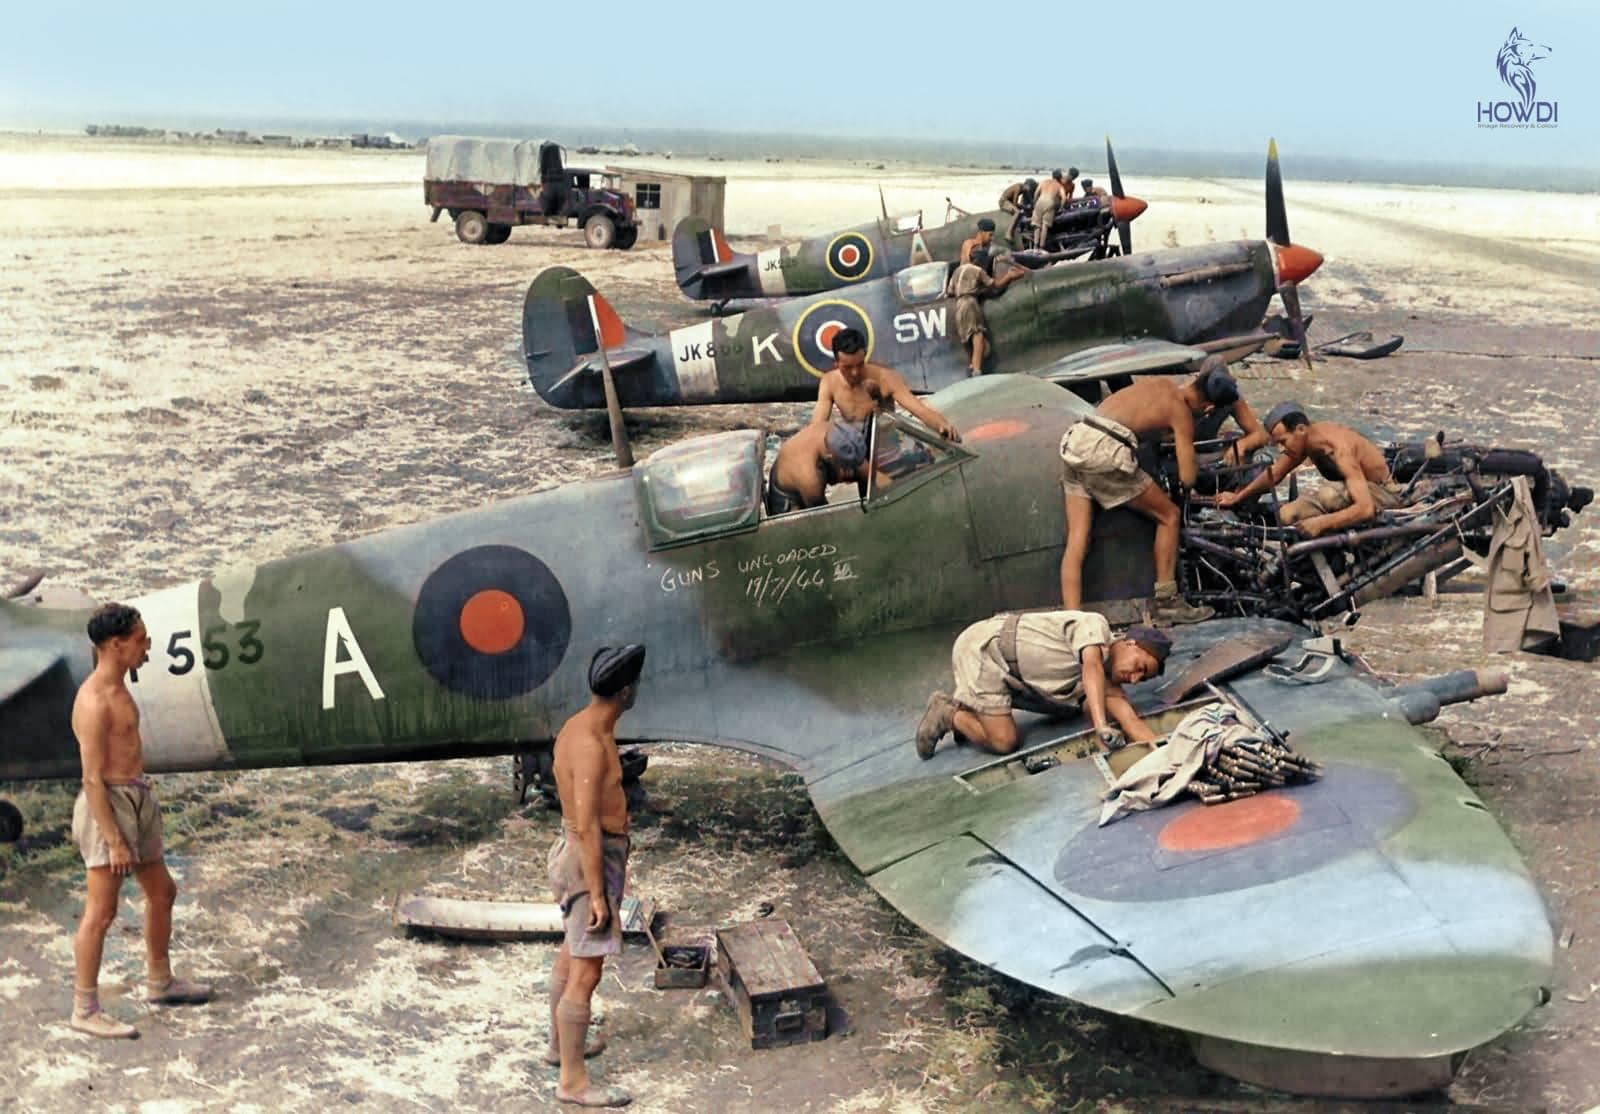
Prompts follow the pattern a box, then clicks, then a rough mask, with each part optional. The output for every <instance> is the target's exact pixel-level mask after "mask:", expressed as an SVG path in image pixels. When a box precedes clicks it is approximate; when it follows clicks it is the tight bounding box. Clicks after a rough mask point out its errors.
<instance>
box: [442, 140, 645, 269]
mask: <svg viewBox="0 0 1600 1114" xmlns="http://www.w3.org/2000/svg"><path fill="white" fill-rule="evenodd" d="M564 154H565V152H563V151H562V149H561V145H560V144H558V143H552V142H550V141H549V140H546V139H522V140H516V139H479V138H475V137H472V136H461V135H442V136H437V137H435V138H433V139H430V140H429V141H428V163H427V169H426V170H425V171H424V172H423V181H422V199H423V201H424V202H425V203H426V204H428V205H429V206H430V207H431V208H432V209H433V216H432V217H431V218H430V219H431V220H435V221H437V220H438V219H439V214H440V213H449V214H450V219H451V220H452V221H454V222H455V226H456V236H457V237H458V238H459V239H460V240H461V242H462V243H464V244H503V243H505V242H506V241H507V240H509V239H510V238H511V229H512V228H513V227H514V226H515V225H519V224H554V225H556V226H557V227H559V228H565V227H566V225H567V222H568V221H573V220H575V221H577V222H578V227H579V228H581V229H583V238H584V242H585V243H587V244H588V245H589V246H590V247H592V248H631V247H632V246H633V244H634V241H635V240H637V239H638V238H639V223H638V220H637V217H636V214H635V210H634V203H633V198H631V197H629V196H628V195H627V194H625V193H623V192H621V191H620V190H618V189H614V188H612V186H613V185H615V183H614V182H608V181H607V179H606V176H605V175H604V174H602V173H601V172H600V171H597V170H584V169H580V168H578V167H571V166H567V165H565V162H566V160H565V158H564ZM597 179H598V181H596V180H597Z"/></svg>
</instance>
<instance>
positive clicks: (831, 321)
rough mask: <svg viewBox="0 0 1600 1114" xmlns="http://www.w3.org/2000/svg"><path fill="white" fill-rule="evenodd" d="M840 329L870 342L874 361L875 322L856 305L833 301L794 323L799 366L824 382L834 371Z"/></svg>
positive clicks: (809, 308)
mask: <svg viewBox="0 0 1600 1114" xmlns="http://www.w3.org/2000/svg"><path fill="white" fill-rule="evenodd" d="M841 329H858V330H860V331H861V334H862V335H863V336H865V337H866V338H867V359H869V360H870V359H872V322H871V321H870V320H868V318H867V315H866V314H865V313H862V312H861V309H860V307H858V306H856V305H855V304H854V303H853V302H842V301H838V300H837V299H830V300H829V301H826V302H816V303H814V304H812V305H810V306H807V307H806V311H805V312H804V313H802V314H801V315H800V320H798V321H796V322H795V323H794V336H793V338H792V339H793V340H794V354H795V356H796V357H797V358H798V359H799V360H800V365H801V366H802V367H804V368H805V369H806V370H807V371H809V372H810V373H811V374H812V375H815V376H817V377H818V378H821V376H822V375H823V373H824V372H826V371H828V370H829V369H830V368H832V367H833V338H834V337H835V336H837V335H838V334H839V330H841Z"/></svg>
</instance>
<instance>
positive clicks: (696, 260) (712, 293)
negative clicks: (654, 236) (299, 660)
mask: <svg viewBox="0 0 1600 1114" xmlns="http://www.w3.org/2000/svg"><path fill="white" fill-rule="evenodd" d="M672 266H673V269H674V270H675V271H676V272H677V276H678V289H680V290H682V291H683V293H684V295H685V296H686V297H689V298H693V299H695V300H696V301H726V300H727V299H729V298H753V297H759V296H760V295H761V283H760V281H759V278H758V276H757V274H756V257H755V256H753V255H747V254H745V253H743V252H736V251H734V250H733V249H732V248H731V247H729V246H728V241H727V240H725V239H723V236H722V233H721V232H719V231H718V230H717V229H715V228H713V227H712V226H711V225H710V224H708V223H707V222H706V221H705V220H703V219H701V218H700V217H684V218H683V219H682V220H681V221H679V222H678V226H677V227H676V228H674V229H673V230H672Z"/></svg>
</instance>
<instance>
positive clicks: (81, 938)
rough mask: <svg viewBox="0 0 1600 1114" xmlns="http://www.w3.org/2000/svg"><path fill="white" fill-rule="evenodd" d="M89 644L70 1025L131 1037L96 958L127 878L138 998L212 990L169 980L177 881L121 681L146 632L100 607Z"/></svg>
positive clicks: (75, 829)
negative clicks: (137, 954) (136, 929)
mask: <svg viewBox="0 0 1600 1114" xmlns="http://www.w3.org/2000/svg"><path fill="white" fill-rule="evenodd" d="M89 641H90V642H92V643H93V644H94V651H95V664H94V671H93V672H92V673H90V674H89V676H88V678H87V679H86V680H85V681H84V682H83V684H82V686H81V687H79V689H78V695H77V698H76V699H75V700H74V701H73V704H72V731H73V734H75V735H76V736H77V737H78V754H79V757H80V759H81V761H82V765H83V789H82V791H81V792H79V794H78V799H77V802H76V803H75V804H74V805H73V809H72V837H73V839H74V840H75V841H76V842H77V844H78V850H79V852H80V853H81V854H82V855H83V863H84V866H85V867H86V868H87V870H88V896H87V899H86V900H85V901H84V905H83V919H82V921H80V922H79V924H78V932H77V936H76V937H75V938H74V940H73V958H74V961H75V967H76V975H77V978H76V982H75V984H74V989H73V1003H72V1018H71V1022H70V1024H71V1025H72V1027H73V1028H74V1029H77V1030H78V1031H79V1032H83V1033H88V1034H90V1035H91V1036H96V1037H136V1036H138V1035H139V1033H138V1030H136V1029H135V1028H134V1027H133V1026H132V1025H128V1024H125V1023H124V1022H121V1021H118V1020H117V1019H116V1018H113V1017H111V1016H109V1015H108V1014H106V1013H105V1012H103V1011H102V1010H101V1008H100V959H101V955H102V953H103V952H104V949H105V941H106V932H107V930H109V929H110V927H111V924H112V922H113V921H115V920H116V918H117V899H118V896H119V895H120V893H121V890H122V880H123V878H125V877H126V876H127V875H129V874H132V875H133V876H134V878H136V879H137V880H138V882H139V887H140V889H142V890H143V891H144V940H145V953H146V960H147V964H148V973H147V976H146V979H145V1001H146V1002H150V1003H153V1004H157V1005H180V1004H184V1003H197V1002H207V1001H210V999H211V988H210V987H209V986H206V985H204V984H201V983H191V982H186V981H184V980H183V979H176V978H173V977H172V963H171V959H170V957H169V955H168V950H167V949H168V946H169V944H170V943H171V939H172V905H173V902H174V901H175V900H176V899H177V896H178V887H177V885H176V884H175V883H174V882H173V881H172V875H171V874H169V873H168V872H167V866H166V863H165V862H164V861H163V859H162V845H161V807H160V805H158V804H157V803H156V799H155V795H154V793H152V792H151V790H150V783H149V782H148V781H146V780H145V777H144V740H143V738H142V737H141V736H140V734H139V706H138V705H137V704H135V703H134V702H133V694H132V693H130V692H129V691H128V685H127V675H128V671H129V670H130V669H137V668H138V667H139V666H140V665H142V664H143V663H144V662H146V661H148V660H149V656H150V635H149V634H148V633H147V632H146V630H145V627H144V621H143V620H142V619H141V618H140V617H139V612H138V611H137V610H135V609H134V608H131V607H127V606H125V605H123V604H120V603H108V604H106V605H105V606H104V607H101V608H99V609H98V610H97V611H95V613H94V614H93V615H91V616H90V617H89Z"/></svg>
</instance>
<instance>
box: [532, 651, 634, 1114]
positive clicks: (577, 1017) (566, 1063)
mask: <svg viewBox="0 0 1600 1114" xmlns="http://www.w3.org/2000/svg"><path fill="white" fill-rule="evenodd" d="M643 668H644V647H643V646H639V645H628V646H622V647H620V648H619V647H612V646H604V647H601V648H600V649H599V650H597V651H596V652H595V655H594V657H593V658H591V659H590V661H589V692H590V693H591V696H590V699H589V704H588V706H587V707H585V708H584V709H583V710H582V711H580V712H578V713H577V714H576V715H574V716H573V717H572V718H571V719H569V720H567V722H566V723H565V724H563V725H562V728H561V732H560V734H558V735H557V736H556V743H555V777H556V790H557V792H558V793H559V794H560V796H561V835H559V836H557V837H556V841H555V843H554V844H552V845H551V847H550V854H549V858H548V866H549V868H550V888H551V889H552V890H554V891H555V898H556V903H557V904H558V905H560V906H561V914H562V918H563V922H564V924H565V938H564V939H563V940H562V942H561V950H560V951H559V952H557V953H556V960H555V963H554V965H552V967H551V968H550V982H549V990H550V1041H551V1046H550V1049H549V1050H548V1052H547V1053H546V1054H545V1062H546V1063H551V1064H560V1065H561V1079H560V1082H558V1083H557V1084H556V1099H557V1100H558V1101H560V1102H569V1103H573V1104H574V1105H577V1106H626V1105H627V1104H628V1103H629V1102H631V1101H632V1097H631V1096H630V1095H629V1094H628V1092H626V1091H624V1090H623V1089H622V1088H621V1087H601V1086H597V1085H596V1084H595V1083H593V1082H592V1081H591V1080H590V1078H589V1069H588V1068H587V1067H586V1066H585V1065H584V1058H585V1057H587V1056H598V1055H599V1054H600V1053H601V1052H602V1051H603V1050H604V1049H605V1041H604V1040H603V1039H600V1038H598V1037H597V1038H596V1040H594V1041H593V1042H590V1041H589V1003H590V1000H591V998H592V997H593V996H594V988H595V987H596V986H598V985H599V984H600V975H601V972H602V969H603V968H604V966H605V961H606V956H608V955H618V954H620V953H621V951H622V890H623V886H624V884H625V883H626V881H627V869H628V848H629V841H628V797H627V794H626V793H625V792H624V791H623V788H622V760H621V759H620V758H619V757H618V755H617V736H616V728H617V721H618V720H619V719H621V718H622V713H624V712H626V711H627V710H628V709H629V708H631V707H633V701H634V698H635V697H636V696H637V695H638V691H639V673H640V671H641V670H642V669H643Z"/></svg>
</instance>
